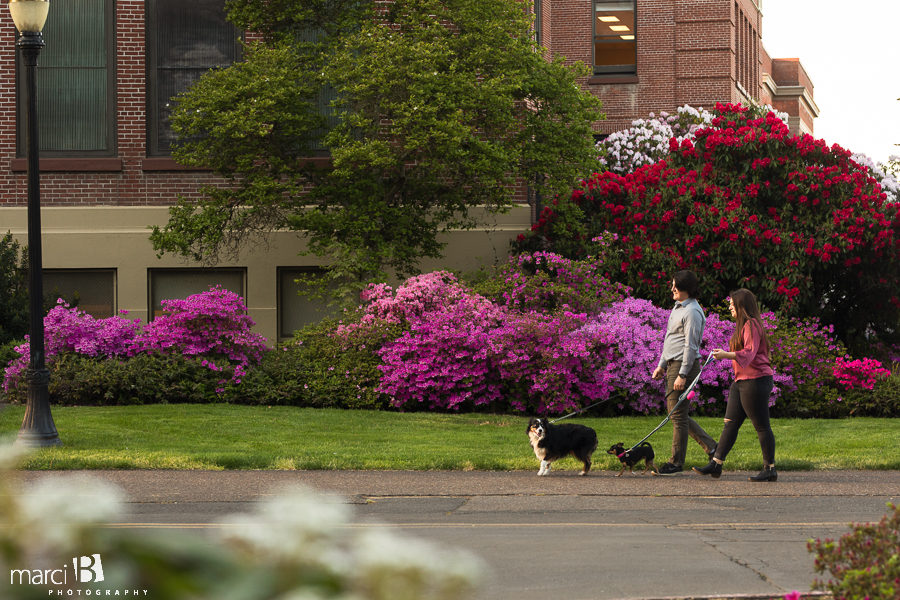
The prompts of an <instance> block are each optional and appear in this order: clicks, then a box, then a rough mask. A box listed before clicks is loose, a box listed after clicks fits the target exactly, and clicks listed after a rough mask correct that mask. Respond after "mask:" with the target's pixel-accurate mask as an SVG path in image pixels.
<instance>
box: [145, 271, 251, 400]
mask: <svg viewBox="0 0 900 600" xmlns="http://www.w3.org/2000/svg"><path fill="white" fill-rule="evenodd" d="M162 307H163V310H164V311H165V314H164V315H162V316H160V317H157V318H156V319H154V320H153V321H151V322H150V323H148V324H147V325H146V326H145V327H144V329H143V330H142V331H141V332H140V333H139V334H138V335H137V336H136V337H135V339H134V341H133V342H132V344H131V347H130V348H129V354H130V355H135V354H151V353H160V354H182V355H184V356H195V357H201V364H202V365H203V366H205V367H207V368H208V369H210V370H212V371H216V372H221V373H226V372H230V380H231V381H232V382H233V383H235V384H237V383H240V382H241V378H242V377H243V376H244V374H245V373H246V369H247V367H248V366H249V365H251V364H259V362H260V360H262V355H263V352H264V351H265V350H266V338H264V337H263V336H261V335H259V334H258V333H254V332H253V331H252V327H253V325H254V322H253V319H251V318H250V316H249V315H247V307H246V306H245V305H244V300H243V298H241V297H240V296H239V295H238V294H235V293H234V292H230V291H228V290H226V289H223V288H222V287H220V286H216V287H213V288H211V289H209V290H208V291H206V292H201V293H199V294H194V295H192V296H188V297H187V298H185V299H184V300H163V301H162ZM222 383H224V379H223V381H222Z"/></svg>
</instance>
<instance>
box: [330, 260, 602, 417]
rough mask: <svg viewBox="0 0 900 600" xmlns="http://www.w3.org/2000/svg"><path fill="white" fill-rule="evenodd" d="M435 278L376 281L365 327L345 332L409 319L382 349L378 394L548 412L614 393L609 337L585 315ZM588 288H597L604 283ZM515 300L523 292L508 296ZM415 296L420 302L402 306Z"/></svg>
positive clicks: (435, 405)
mask: <svg viewBox="0 0 900 600" xmlns="http://www.w3.org/2000/svg"><path fill="white" fill-rule="evenodd" d="M543 258H546V259H547V261H548V263H549V262H552V260H553V257H541V259H543ZM569 262H570V261H566V263H569ZM566 267H568V264H565V265H561V268H563V269H564V270H565V269H566ZM433 275H436V276H432V277H425V276H420V277H414V278H412V279H410V280H409V281H408V282H407V283H405V284H403V285H401V286H399V287H398V288H397V289H396V290H393V289H391V288H389V287H387V286H376V287H375V288H370V290H372V291H371V292H370V293H369V294H367V296H366V297H365V300H366V301H367V302H368V304H367V305H363V306H362V307H361V309H360V311H361V313H362V315H363V316H362V318H361V320H360V324H351V325H349V326H345V327H343V328H342V329H340V330H339V332H338V335H345V336H346V335H348V334H349V333H350V332H352V331H354V330H355V328H358V327H371V326H373V324H377V323H379V322H381V323H392V324H398V323H401V322H404V323H406V324H407V325H408V327H409V329H408V330H407V331H405V332H404V333H403V334H402V335H400V336H399V337H397V338H396V339H394V340H388V341H386V342H385V343H384V344H383V345H381V346H380V347H379V348H378V349H375V352H376V353H377V354H378V355H379V356H380V358H381V360H382V365H381V366H380V367H379V368H380V370H381V373H382V377H381V382H380V385H379V387H378V391H380V392H381V393H383V394H386V395H387V396H389V397H390V398H391V403H392V405H393V406H395V407H398V408H403V409H413V408H417V407H421V408H427V409H439V410H460V409H472V408H476V407H487V406H494V407H500V408H502V409H507V408H509V409H512V410H516V411H536V412H538V413H547V412H560V411H563V410H566V409H571V408H575V407H576V406H578V405H579V404H580V403H581V402H582V401H583V400H595V399H599V398H605V397H607V396H608V394H609V392H610V389H611V388H610V386H609V385H608V382H607V380H606V379H605V378H604V373H605V369H604V364H605V361H606V360H608V359H609V357H610V356H611V354H610V352H609V350H608V344H609V341H610V340H609V338H608V336H606V335H605V334H604V333H602V332H596V331H590V330H584V329H583V326H584V324H585V322H586V320H587V316H586V315H585V314H584V313H576V312H573V311H570V310H565V309H563V308H562V307H558V308H559V310H555V311H553V312H552V313H549V312H544V311H533V310H528V311H520V310H515V309H514V308H511V307H509V306H506V305H504V304H501V303H495V302H492V301H491V300H489V299H488V298H485V297H484V296H481V295H479V294H476V293H474V292H473V291H471V290H469V289H468V288H466V287H465V286H463V285H462V284H460V283H459V282H458V281H457V280H456V278H455V277H453V276H452V275H450V274H448V273H439V274H433ZM573 281H574V279H573ZM582 281H585V280H582ZM587 285H588V287H589V289H590V290H591V294H593V293H594V292H595V290H596V289H597V288H596V287H592V286H593V284H592V283H591V282H590V281H587ZM600 286H602V283H600ZM407 287H409V288H411V289H407ZM612 289H615V288H612ZM514 297H517V298H519V299H521V298H523V296H510V297H509V298H514ZM410 298H412V299H413V306H412V307H404V306H403V301H404V300H408V299H410ZM513 304H518V303H517V302H516V301H514V302H513ZM562 306H566V305H565V304H563V305H562ZM554 308H557V305H556V303H554Z"/></svg>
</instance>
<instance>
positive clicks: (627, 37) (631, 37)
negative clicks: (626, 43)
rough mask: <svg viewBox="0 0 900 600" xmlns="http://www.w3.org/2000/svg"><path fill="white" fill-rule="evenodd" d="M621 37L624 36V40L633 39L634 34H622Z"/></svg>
mask: <svg viewBox="0 0 900 600" xmlns="http://www.w3.org/2000/svg"><path fill="white" fill-rule="evenodd" d="M619 37H620V38H622V39H623V40H633V39H634V36H633V35H620V36H619Z"/></svg>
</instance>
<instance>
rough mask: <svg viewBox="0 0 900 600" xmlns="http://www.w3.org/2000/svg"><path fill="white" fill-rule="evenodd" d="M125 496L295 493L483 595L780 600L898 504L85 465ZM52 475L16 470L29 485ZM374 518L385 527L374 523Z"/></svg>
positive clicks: (678, 479) (237, 503)
mask: <svg viewBox="0 0 900 600" xmlns="http://www.w3.org/2000/svg"><path fill="white" fill-rule="evenodd" d="M90 474H91V475H94V476H97V477H101V478H103V479H106V480H108V481H111V482H114V483H116V484H118V485H119V486H121V487H122V488H123V489H124V490H125V491H126V493H127V494H128V495H129V497H130V498H131V501H132V504H131V508H132V511H131V514H130V515H129V518H130V519H131V521H130V523H123V526H129V527H135V528H140V527H152V528H156V529H159V528H161V527H162V528H167V527H170V528H173V529H177V528H181V527H191V528H198V527H200V528H202V527H216V521H217V520H218V519H219V518H221V516H223V515H224V514H227V513H229V512H234V511H242V510H248V509H249V504H248V503H254V502H257V501H259V500H261V499H264V498H266V497H269V496H270V495H273V494H275V493H277V492H278V490H279V489H280V488H283V487H285V486H289V485H294V484H298V483H299V484H303V485H306V486H310V487H313V488H315V489H318V490H322V491H329V492H334V493H337V494H339V495H340V496H343V497H344V498H345V499H346V500H345V501H346V502H349V503H351V504H353V505H355V509H356V514H357V519H358V525H357V526H360V527H375V526H388V527H392V528H397V529H400V530H402V531H404V532H407V533H409V534H412V535H416V536H419V537H424V538H427V539H431V540H434V541H435V542H438V543H440V544H446V545H451V546H456V547H463V548H467V549H469V550H471V551H472V552H474V553H475V554H477V555H478V556H480V557H482V559H483V561H484V563H485V565H486V567H487V569H488V572H489V573H490V576H489V577H488V578H487V580H486V581H485V586H484V588H483V590H482V594H481V595H480V596H479V600H495V599H498V600H499V599H503V600H506V599H510V600H528V599H531V598H534V599H538V598H541V599H543V598H546V597H548V596H552V597H563V598H567V599H569V600H575V599H579V598H580V599H584V600H590V599H600V600H607V599H608V600H613V599H622V598H642V599H648V598H653V599H659V598H782V597H783V595H784V594H785V593H788V592H790V591H791V590H795V589H796V590H799V591H800V592H803V593H805V594H809V589H810V585H811V583H812V580H813V578H814V576H815V574H814V573H813V568H812V565H813V556H812V555H811V554H810V553H809V552H808V551H807V549H806V541H807V540H808V539H809V538H816V537H839V536H840V535H842V534H844V533H846V532H847V531H849V528H848V525H849V523H850V522H868V521H877V520H879V519H880V518H881V517H882V516H883V515H884V514H885V513H886V511H887V509H886V506H885V505H886V503H887V502H894V503H898V502H900V471H799V472H793V471H786V472H782V473H779V481H777V482H772V483H754V482H749V481H747V476H748V475H750V474H751V473H749V472H726V473H725V474H723V476H722V478H721V479H719V480H713V479H710V478H707V477H701V476H699V475H696V474H693V473H684V474H679V475H676V476H673V477H650V476H638V475H633V476H629V475H628V474H626V475H625V476H623V477H621V478H616V477H614V476H613V473H612V472H609V471H600V472H594V473H592V474H591V475H590V476H588V477H578V476H577V474H576V472H575V471H558V472H553V473H552V474H551V475H549V476H547V477H537V476H536V474H535V472H534V471H528V472H525V471H513V472H485V471H472V472H459V471H452V472H448V471H427V472H426V471H219V472H210V471H93V472H91V473H90ZM48 475H50V474H49V473H44V472H24V473H22V476H23V477H24V478H25V479H27V480H33V479H36V478H41V477H45V476H48ZM376 523H378V524H379V525H376Z"/></svg>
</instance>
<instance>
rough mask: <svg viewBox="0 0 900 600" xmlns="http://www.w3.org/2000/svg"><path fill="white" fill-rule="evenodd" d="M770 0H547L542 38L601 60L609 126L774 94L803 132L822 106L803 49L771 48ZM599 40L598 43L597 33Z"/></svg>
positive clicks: (593, 87) (598, 85)
mask: <svg viewBox="0 0 900 600" xmlns="http://www.w3.org/2000/svg"><path fill="white" fill-rule="evenodd" d="M760 4H761V0H537V3H536V5H535V8H536V20H538V22H539V24H538V27H537V30H538V35H539V36H540V39H541V42H542V43H543V45H544V46H545V47H547V48H548V49H549V50H550V51H551V52H553V53H557V54H562V55H563V56H565V57H567V58H568V59H569V60H573V61H575V60H579V61H581V62H583V63H585V64H586V65H591V66H592V71H593V74H592V76H591V77H589V78H588V79H587V80H586V81H585V82H584V84H583V85H584V87H585V89H587V90H589V91H590V92H591V93H592V94H595V95H597V96H598V97H599V98H600V99H601V100H603V105H604V112H605V113H606V120H605V121H601V122H599V123H597V131H598V133H599V134H604V133H611V132H613V131H617V130H620V129H624V128H626V127H628V125H629V124H630V123H631V121H633V120H634V119H638V118H643V117H646V116H647V115H648V114H649V113H651V112H654V113H658V112H660V111H661V110H665V111H668V112H670V113H671V112H674V110H675V109H676V108H677V107H679V106H683V105H684V104H690V105H691V106H694V107H698V108H699V107H705V108H712V106H714V105H715V103H716V102H748V101H750V100H755V101H757V102H760V103H762V104H771V105H772V106H774V107H775V108H777V109H778V110H780V111H783V112H786V113H788V115H789V116H790V117H791V123H790V125H791V128H792V131H794V132H795V133H797V132H801V131H802V132H805V133H812V130H813V119H814V118H815V117H816V116H817V115H818V108H817V107H816V105H815V102H814V101H813V87H812V83H811V82H810V79H809V77H808V76H807V75H806V72H805V71H804V70H803V67H802V65H801V64H800V62H799V61H798V60H797V59H772V58H769V56H768V54H767V53H766V51H765V49H764V48H763V46H762V37H761V36H762V21H763V13H762V10H761V6H760ZM591 40H593V43H591Z"/></svg>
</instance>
